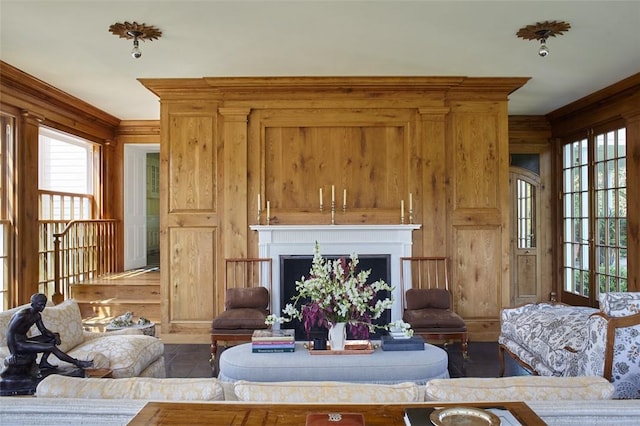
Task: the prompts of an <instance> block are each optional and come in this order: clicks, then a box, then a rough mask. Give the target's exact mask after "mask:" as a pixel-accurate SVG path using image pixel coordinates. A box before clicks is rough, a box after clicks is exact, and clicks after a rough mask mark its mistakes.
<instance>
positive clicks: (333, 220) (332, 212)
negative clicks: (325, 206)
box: [331, 200, 336, 225]
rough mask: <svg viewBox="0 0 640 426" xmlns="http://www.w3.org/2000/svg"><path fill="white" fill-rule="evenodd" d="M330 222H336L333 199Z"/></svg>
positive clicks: (333, 223)
mask: <svg viewBox="0 0 640 426" xmlns="http://www.w3.org/2000/svg"><path fill="white" fill-rule="evenodd" d="M331 224H332V225H335V224H336V202H335V200H334V201H332V202H331Z"/></svg>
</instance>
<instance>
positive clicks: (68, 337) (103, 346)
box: [0, 299, 166, 378]
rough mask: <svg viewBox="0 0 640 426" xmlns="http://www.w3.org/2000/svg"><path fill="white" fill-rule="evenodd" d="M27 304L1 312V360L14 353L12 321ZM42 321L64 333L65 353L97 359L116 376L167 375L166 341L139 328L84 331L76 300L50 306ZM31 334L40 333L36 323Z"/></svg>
mask: <svg viewBox="0 0 640 426" xmlns="http://www.w3.org/2000/svg"><path fill="white" fill-rule="evenodd" d="M27 306H28V305H23V306H18V307H16V308H13V309H10V310H8V311H4V312H0V360H4V359H5V358H6V357H8V356H10V355H11V352H10V351H9V348H8V347H7V330H8V327H9V321H10V320H11V317H12V316H13V314H14V313H15V312H17V311H18V310H20V309H24V308H25V307H27ZM42 321H43V323H44V325H45V327H47V328H48V329H49V330H51V331H53V332H57V333H60V338H61V340H62V342H61V344H60V345H59V348H60V349H61V350H62V351H63V352H66V353H68V354H69V355H70V356H72V357H74V358H77V359H81V360H93V362H94V367H95V368H109V369H111V370H112V371H113V377H115V378H123V377H135V376H143V377H165V376H166V374H165V363H164V344H163V343H162V341H161V340H160V339H157V338H155V337H151V336H145V335H144V334H143V333H142V331H140V330H137V329H123V330H119V331H111V332H107V333H94V332H88V331H84V329H83V326H82V316H81V314H80V308H79V306H78V303H77V302H76V301H75V300H73V299H69V300H65V301H64V302H62V303H61V304H59V305H52V306H47V307H46V308H45V309H44V311H43V312H42ZM31 333H34V334H39V333H40V332H39V331H38V330H37V328H36V327H35V325H34V326H33V328H32V331H31ZM39 356H40V355H39ZM0 362H2V361H0ZM49 362H51V363H52V364H57V365H59V366H60V367H61V368H64V367H69V366H70V365H69V364H67V363H66V362H63V361H60V360H58V359H57V358H56V357H55V355H53V354H52V355H51V356H50V357H49Z"/></svg>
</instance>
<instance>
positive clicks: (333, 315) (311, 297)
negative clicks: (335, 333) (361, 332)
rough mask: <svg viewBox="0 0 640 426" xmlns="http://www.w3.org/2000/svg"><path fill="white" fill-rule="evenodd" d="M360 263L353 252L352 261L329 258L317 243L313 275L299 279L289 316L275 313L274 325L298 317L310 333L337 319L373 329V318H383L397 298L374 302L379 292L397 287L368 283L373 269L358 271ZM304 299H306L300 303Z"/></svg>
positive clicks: (310, 273)
mask: <svg viewBox="0 0 640 426" xmlns="http://www.w3.org/2000/svg"><path fill="white" fill-rule="evenodd" d="M358 263H359V261H358V256H357V255H356V254H352V255H351V257H350V262H347V260H346V259H344V258H342V259H336V260H325V259H323V258H322V256H321V255H320V247H319V246H318V243H317V242H316V244H315V250H314V254H313V262H312V264H311V269H310V271H309V277H308V278H306V277H304V276H303V277H302V278H301V279H300V281H296V290H297V292H298V294H297V295H296V296H294V297H293V298H292V302H291V303H289V304H287V305H286V306H285V308H284V309H283V314H284V315H285V316H286V317H287V318H284V319H280V318H278V317H276V316H275V315H273V317H274V318H270V319H269V321H270V322H271V324H274V323H275V322H276V321H277V322H280V323H282V322H285V321H290V320H291V319H292V318H297V319H300V320H302V321H303V323H304V326H305V329H306V330H307V332H308V331H309V330H310V328H311V327H312V326H314V325H319V326H323V325H324V326H328V325H329V324H335V323H337V322H348V323H350V324H351V325H353V326H358V325H366V326H367V328H368V329H371V328H372V327H373V326H372V325H371V320H373V319H378V318H380V317H381V316H382V314H383V313H384V311H385V310H387V309H390V308H391V305H392V304H393V299H391V298H390V297H386V298H385V299H383V300H376V301H375V303H372V301H373V300H374V299H375V298H376V297H377V296H378V293H379V292H391V291H392V290H393V287H391V286H390V285H389V284H387V283H386V282H384V281H382V280H378V281H375V282H373V283H370V284H369V283H367V280H368V279H369V275H370V274H371V270H368V271H359V272H357V273H356V270H357V266H358ZM303 300H304V301H305V302H304V303H302V304H300V302H301V301H303Z"/></svg>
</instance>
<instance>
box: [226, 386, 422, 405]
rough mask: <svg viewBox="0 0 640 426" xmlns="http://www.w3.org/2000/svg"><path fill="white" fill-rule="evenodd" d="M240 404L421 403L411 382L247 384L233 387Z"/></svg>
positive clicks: (418, 392) (420, 396) (419, 391)
mask: <svg viewBox="0 0 640 426" xmlns="http://www.w3.org/2000/svg"><path fill="white" fill-rule="evenodd" d="M234 390H235V394H236V396H237V397H238V400H240V401H245V402H248V401H252V402H283V403H361V404H363V403H381V404H382V403H401V402H418V401H422V400H423V399H424V398H423V395H424V394H423V393H421V390H420V388H419V386H418V385H417V384H415V383H413V382H405V383H398V384H395V385H379V384H365V383H344V382H326V381H325V382H323V381H320V382H315V381H314V382H311V381H299V382H249V381H245V380H238V381H237V382H235V385H234Z"/></svg>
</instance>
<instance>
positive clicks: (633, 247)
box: [546, 73, 640, 304]
mask: <svg viewBox="0 0 640 426" xmlns="http://www.w3.org/2000/svg"><path fill="white" fill-rule="evenodd" d="M546 118H547V119H548V120H549V123H550V124H551V129H552V137H553V139H554V156H555V159H556V161H555V170H554V172H555V173H556V176H558V179H556V180H555V183H556V188H555V190H556V191H557V193H559V192H560V189H559V188H558V186H557V185H560V184H561V183H562V179H561V178H560V176H562V175H561V159H562V147H563V145H564V144H565V143H568V142H571V141H573V140H575V139H573V138H575V137H577V136H578V137H584V136H585V135H586V134H587V131H589V130H590V129H594V128H595V129H598V128H603V126H605V127H606V126H609V125H612V124H613V125H615V126H616V127H617V126H620V127H626V149H627V155H626V165H627V259H628V264H627V277H628V291H640V186H638V182H640V73H637V74H634V75H632V76H630V77H628V78H626V79H624V80H621V81H619V82H617V83H615V84H613V85H611V86H608V87H606V88H604V89H602V90H599V91H597V92H594V93H592V94H590V95H588V96H586V97H584V98H582V99H579V100H577V101H575V102H573V103H571V104H569V105H565V106H564V107H562V108H559V109H558V110H556V111H553V112H551V113H549V114H547V116H546ZM555 207H556V209H555V212H554V214H555V217H556V218H557V223H558V224H560V223H562V222H561V221H562V210H561V209H562V206H561V204H559V203H558V205H556V206H555ZM553 234H554V235H555V238H556V245H557V246H558V247H561V245H562V240H561V235H562V234H561V228H558V229H555V232H554V233H553ZM560 256H561V254H558V256H556V258H557V259H558V262H559V264H558V265H556V268H555V271H554V272H555V274H556V276H555V279H554V281H555V282H556V283H562V267H561V265H562V264H561V263H560V259H561V257H560ZM557 291H558V294H559V295H560V296H561V298H563V301H564V302H566V303H570V304H580V303H584V301H583V300H581V299H582V298H580V297H575V296H574V295H572V294H570V293H567V292H562V289H561V288H558V289H557Z"/></svg>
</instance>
